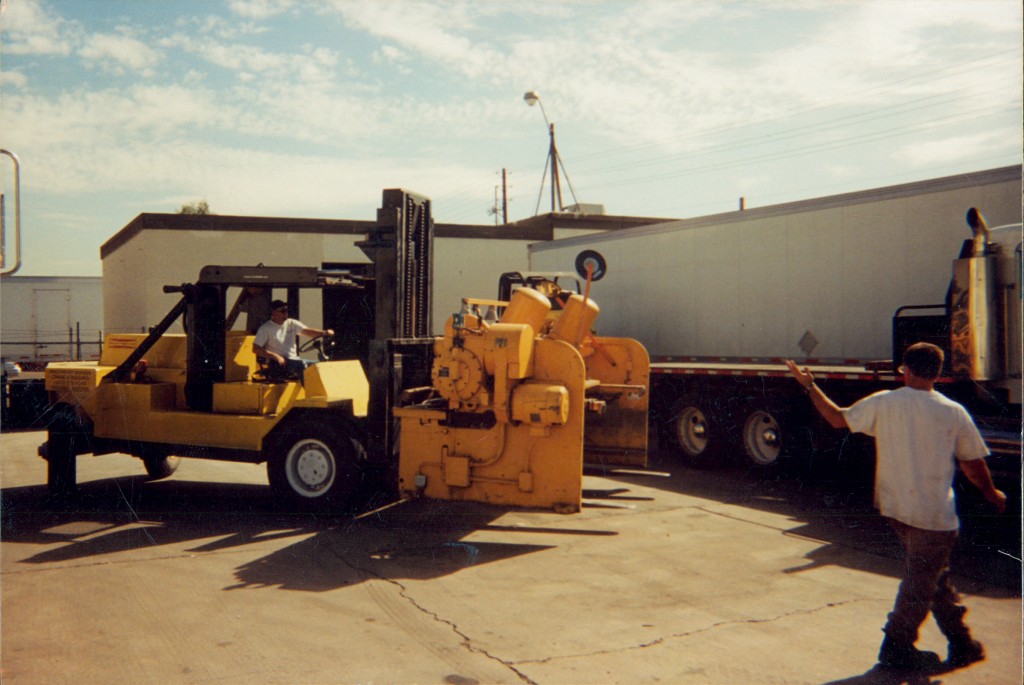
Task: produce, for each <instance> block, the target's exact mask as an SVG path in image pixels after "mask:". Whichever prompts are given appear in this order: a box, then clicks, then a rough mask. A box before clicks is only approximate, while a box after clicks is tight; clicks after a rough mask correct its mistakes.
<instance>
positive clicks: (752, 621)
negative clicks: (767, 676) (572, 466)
mask: <svg viewBox="0 0 1024 685" xmlns="http://www.w3.org/2000/svg"><path fill="white" fill-rule="evenodd" d="M863 601H867V600H863V599H849V600H845V601H842V602H828V603H827V604H824V605H822V606H817V607H810V608H806V609H796V610H793V611H787V612H785V613H783V614H779V615H778V616H770V617H766V618H745V619H735V620H730V621H718V622H717V623H712V624H711V625H707V626H704V627H701V628H697V629H695V630H687V631H683V632H681V633H672V634H671V635H663V636H662V637H658V638H655V639H653V640H648V641H646V642H641V643H639V644H635V645H629V646H626V647H618V648H615V649H600V650H596V651H593V652H580V653H578V654H560V655H556V656H549V657H547V658H544V659H526V660H523V661H517V662H515V663H517V664H547V663H552V662H555V661H562V660H565V659H586V658H590V657H595V656H605V655H609V654H620V653H624V652H633V651H638V650H642V649H649V648H651V647H657V646H658V645H662V644H665V643H666V642H669V641H671V640H678V639H683V638H687V637H692V636H694V635H701V634H703V633H708V632H711V631H713V630H718V629H719V628H725V627H728V626H734V625H759V624H766V623H774V622H776V621H781V620H784V619H786V618H789V617H791V616H808V615H810V614H816V613H818V612H820V611H826V610H828V609H832V608H835V607H841V606H846V605H848V604H856V603H858V602H863Z"/></svg>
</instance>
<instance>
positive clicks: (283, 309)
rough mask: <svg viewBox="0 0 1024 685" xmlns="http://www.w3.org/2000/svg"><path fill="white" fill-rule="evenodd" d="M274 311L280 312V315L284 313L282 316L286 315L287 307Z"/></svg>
mask: <svg viewBox="0 0 1024 685" xmlns="http://www.w3.org/2000/svg"><path fill="white" fill-rule="evenodd" d="M274 311H275V312H282V313H284V314H287V313H288V307H278V308H277V309H275V310H274Z"/></svg>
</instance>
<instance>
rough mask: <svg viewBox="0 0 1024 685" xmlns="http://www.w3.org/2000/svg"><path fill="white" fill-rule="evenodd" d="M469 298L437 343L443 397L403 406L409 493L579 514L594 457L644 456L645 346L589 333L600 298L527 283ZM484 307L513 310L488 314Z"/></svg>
mask: <svg viewBox="0 0 1024 685" xmlns="http://www.w3.org/2000/svg"><path fill="white" fill-rule="evenodd" d="M548 283H550V281H548ZM552 301H555V302H557V303H560V304H561V311H558V312H552ZM463 304H464V306H463V312H460V313H459V314H456V315H453V316H452V317H450V318H449V319H448V322H447V323H446V325H445V335H444V337H440V338H437V339H436V340H435V341H434V362H433V369H432V374H431V377H432V381H433V387H434V391H435V395H436V397H434V398H432V399H430V400H428V401H426V402H424V403H421V404H418V405H413V406H406V407H402V408H396V409H395V410H394V415H395V416H396V417H397V418H399V419H400V420H401V449H400V456H399V489H400V490H401V492H402V493H403V494H404V495H406V496H421V495H422V496H427V497H433V498H438V499H449V500H471V501H480V502H492V503H498V504H505V505H516V506H528V507H551V508H554V509H556V510H558V511H561V512H575V511H579V509H580V506H581V503H582V480H583V464H584V461H585V460H586V461H588V462H594V463H601V464H619V465H622V464H625V465H633V466H645V465H646V459H647V401H648V399H647V386H648V380H649V372H650V371H649V366H650V362H649V358H648V355H647V351H646V350H645V349H644V347H643V346H642V345H641V344H640V343H639V342H637V341H636V340H632V339H627V338H602V337H597V336H594V335H592V334H591V327H592V325H593V322H594V320H595V319H596V318H597V315H598V312H599V310H598V306H597V304H596V303H595V302H594V301H593V300H590V299H589V298H587V297H583V296H580V295H579V294H574V295H571V296H569V297H568V298H566V299H564V300H562V301H559V300H557V299H555V298H553V297H549V296H546V295H544V294H541V292H539V291H538V290H536V289H531V288H520V289H519V290H516V291H515V293H514V295H512V298H511V300H510V301H507V302H506V301H500V300H497V301H492V300H475V299H465V300H463ZM481 307H486V308H488V309H489V311H491V312H492V313H494V314H496V313H497V311H500V310H502V309H503V310H504V311H503V313H502V314H501V316H500V319H498V320H497V321H492V322H491V323H488V319H489V318H490V319H493V318H494V317H493V316H487V315H484V316H481V315H480V308H481Z"/></svg>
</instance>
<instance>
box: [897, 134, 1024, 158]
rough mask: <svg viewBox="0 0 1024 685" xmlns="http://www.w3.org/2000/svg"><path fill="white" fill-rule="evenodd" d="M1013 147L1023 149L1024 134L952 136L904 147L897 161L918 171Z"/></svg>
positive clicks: (898, 152)
mask: <svg viewBox="0 0 1024 685" xmlns="http://www.w3.org/2000/svg"><path fill="white" fill-rule="evenodd" d="M1009 144H1012V145H1015V146H1016V147H1017V149H1020V144H1021V132H1020V130H1017V131H1008V130H999V131H986V132H984V133H976V134H974V135H968V136H950V137H947V138H941V139H937V140H932V141H928V142H918V143H913V144H911V145H903V146H900V147H899V148H898V149H897V150H895V151H894V152H893V158H894V159H896V160H898V161H900V162H901V163H908V164H910V165H912V166H915V167H932V166H938V165H941V164H949V163H951V162H957V161H959V160H961V159H971V158H974V157H977V156H978V155H984V154H986V153H989V152H992V153H997V152H1001V151H1003V150H1005V149H1006V148H1007V146H1008V145H1009Z"/></svg>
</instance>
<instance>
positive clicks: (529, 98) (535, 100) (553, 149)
mask: <svg viewBox="0 0 1024 685" xmlns="http://www.w3.org/2000/svg"><path fill="white" fill-rule="evenodd" d="M523 100H524V101H525V102H526V104H527V105H529V106H530V107H533V106H534V105H536V104H539V105H540V113H541V114H543V115H544V123H545V124H547V127H548V135H549V137H550V140H551V143H550V145H549V146H548V158H547V160H545V162H544V175H543V176H541V179H540V194H539V195H538V196H537V209H536V210H534V215H536V214H537V213H538V212H539V210H540V198H541V195H543V194H544V179H546V178H547V175H548V167H549V166H550V167H551V211H552V212H555V211H556V210H558V211H560V210H562V209H563V205H562V184H561V182H560V180H559V178H558V169H559V167H561V169H562V173H564V174H565V180H566V182H567V183H568V184H569V192H570V193H572V199H573V201H574V202H576V204H579V202H578V201H577V200H576V191H575V190H574V189H573V187H572V181H571V180H569V172H568V171H566V170H565V164H563V163H562V158H561V157H560V156H559V155H558V147H557V146H556V145H555V125H554V124H553V123H551V122H550V121H549V120H548V113H547V112H546V111H545V110H544V103H543V102H542V101H541V99H540V93H538V92H537V91H535V90H530V91H527V92H526V93H525V94H524V95H523ZM556 198H557V200H558V201H557V204H556V202H555V199H556Z"/></svg>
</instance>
